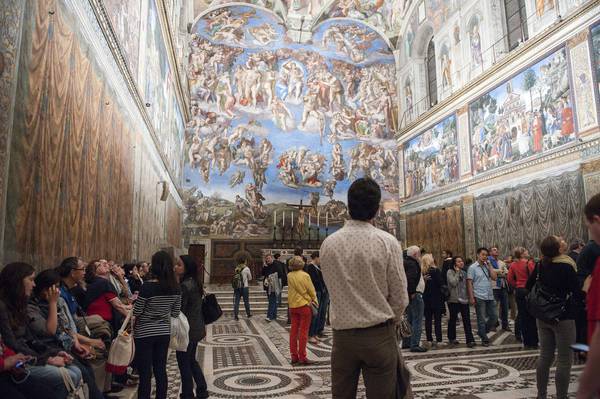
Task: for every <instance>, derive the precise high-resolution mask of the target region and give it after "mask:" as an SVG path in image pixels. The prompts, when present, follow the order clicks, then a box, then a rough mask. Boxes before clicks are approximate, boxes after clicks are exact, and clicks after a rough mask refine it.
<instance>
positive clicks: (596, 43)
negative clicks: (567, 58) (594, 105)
mask: <svg viewBox="0 0 600 399" xmlns="http://www.w3.org/2000/svg"><path fill="white" fill-rule="evenodd" d="M592 65H593V66H592V69H593V70H594V73H595V75H596V85H597V87H596V89H597V91H596V94H597V96H598V97H599V98H600V24H598V25H596V26H594V27H593V28H592Z"/></svg>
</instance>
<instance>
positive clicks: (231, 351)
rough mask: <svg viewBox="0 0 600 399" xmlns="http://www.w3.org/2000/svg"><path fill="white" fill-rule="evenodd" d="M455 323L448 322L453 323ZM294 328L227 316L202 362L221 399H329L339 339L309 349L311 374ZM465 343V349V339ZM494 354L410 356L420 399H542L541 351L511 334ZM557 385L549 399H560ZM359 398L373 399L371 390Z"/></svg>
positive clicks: (212, 331)
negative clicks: (299, 356) (294, 348)
mask: <svg viewBox="0 0 600 399" xmlns="http://www.w3.org/2000/svg"><path fill="white" fill-rule="evenodd" d="M446 320H447V319H444V321H446ZM288 328H289V326H287V325H286V321H285V319H284V320H278V321H277V322H271V323H268V322H266V321H265V320H264V318H263V317H259V315H258V314H256V315H255V316H254V317H253V318H251V319H246V318H242V319H240V321H238V322H236V321H234V320H232V319H231V317H229V316H227V315H226V316H224V317H223V318H222V319H221V320H219V321H218V322H217V323H215V324H212V325H210V326H209V327H208V334H207V337H206V339H205V340H203V341H202V343H201V344H200V347H199V350H198V359H199V361H200V364H201V366H202V368H203V370H204V372H205V375H206V379H207V381H208V383H209V391H210V395H211V397H214V398H273V397H281V398H329V397H331V389H330V386H331V377H330V371H329V366H330V363H329V359H330V352H331V331H330V330H326V333H327V335H328V338H325V339H324V340H322V342H320V343H319V344H318V345H311V344H309V347H308V351H309V353H308V355H309V358H310V359H311V360H313V361H315V364H314V365H312V366H310V367H292V366H291V365H290V354H289V347H288ZM458 335H459V337H458V340H459V341H460V340H461V339H463V340H462V342H464V337H462V336H461V333H460V332H459V334H458ZM490 341H491V345H490V346H489V347H487V348H486V347H482V346H477V347H476V348H474V349H469V348H467V347H466V346H465V345H464V344H463V345H458V346H457V347H453V348H450V347H448V346H447V345H445V344H443V345H440V346H439V347H438V348H437V349H434V350H430V351H429V352H426V353H422V354H421V353H419V354H416V353H410V352H408V351H403V356H404V360H405V362H406V364H407V366H408V368H409V370H410V371H411V373H412V380H411V381H412V387H413V392H414V394H415V397H416V398H422V399H438V398H456V399H458V398H472V399H478V398H479V399H496V398H497V399H501V398H503V399H506V398H535V397H536V389H535V363H536V360H537V351H531V350H527V351H526V350H523V349H521V345H520V344H519V343H518V342H517V341H516V340H515V338H514V336H513V335H512V334H510V333H508V332H499V333H494V334H493V335H490ZM582 367H583V366H582V365H581V364H577V362H575V363H574V365H573V370H572V377H571V386H570V389H569V391H570V396H569V397H575V391H576V389H577V379H578V376H579V374H580V373H581V369H582ZM168 373H169V398H173V399H175V398H178V394H179V385H180V384H179V370H178V368H177V363H176V361H175V354H174V353H172V354H171V355H170V357H169V365H168ZM551 374H552V373H551ZM553 383H554V381H553V380H551V381H550V387H549V390H548V391H549V397H550V398H553V397H554V396H553V395H552V393H554V388H553ZM358 397H359V398H363V397H365V394H364V387H363V386H361V387H360V388H359V395H358Z"/></svg>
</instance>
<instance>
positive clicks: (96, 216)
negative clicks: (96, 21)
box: [4, 0, 134, 267]
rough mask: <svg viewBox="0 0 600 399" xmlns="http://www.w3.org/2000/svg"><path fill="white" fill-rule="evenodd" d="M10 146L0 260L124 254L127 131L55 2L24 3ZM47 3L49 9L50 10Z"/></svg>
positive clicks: (42, 262)
mask: <svg viewBox="0 0 600 399" xmlns="http://www.w3.org/2000/svg"><path fill="white" fill-rule="evenodd" d="M25 9H26V15H25V22H24V29H23V38H22V49H21V59H20V63H19V71H18V87H17V95H16V98H17V101H16V105H15V119H14V128H13V139H12V143H11V156H10V172H9V191H8V198H7V219H6V234H5V241H4V245H5V254H6V261H12V260H20V261H28V262H33V264H35V265H36V266H39V267H49V266H55V265H56V264H57V262H59V261H60V260H61V259H63V258H64V257H67V256H73V255H74V254H76V255H78V256H82V257H83V258H87V259H90V258H92V257H110V258H113V259H117V260H126V259H127V260H129V259H131V243H132V232H131V220H132V213H133V209H132V205H133V162H132V157H131V153H130V151H131V147H132V144H133V142H134V139H133V134H134V133H133V131H132V129H131V127H130V125H129V122H128V119H127V118H128V116H127V114H126V113H125V112H123V111H122V108H123V107H122V106H121V105H120V104H119V102H118V101H117V100H116V98H117V97H116V95H115V94H114V92H113V90H112V89H111V88H110V87H109V85H108V84H107V78H106V76H104V75H103V74H102V73H101V72H100V68H99V67H98V65H97V64H96V62H95V61H94V60H93V59H90V58H89V57H90V54H93V51H92V50H91V49H90V47H89V44H88V43H87V42H86V41H85V39H84V38H83V35H82V34H81V33H80V31H79V29H78V27H77V22H75V20H76V17H75V16H73V15H71V14H70V11H69V9H68V8H67V6H66V5H65V4H64V3H63V2H62V1H59V0H35V1H34V0H30V1H28V2H27V5H26V7H25ZM48 10H55V12H54V13H53V15H50V14H49V13H48Z"/></svg>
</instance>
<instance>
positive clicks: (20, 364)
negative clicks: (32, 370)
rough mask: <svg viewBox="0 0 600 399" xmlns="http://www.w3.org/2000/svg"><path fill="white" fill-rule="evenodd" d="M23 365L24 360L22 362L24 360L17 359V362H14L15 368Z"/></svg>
mask: <svg viewBox="0 0 600 399" xmlns="http://www.w3.org/2000/svg"><path fill="white" fill-rule="evenodd" d="M24 365H25V362H24V361H22V360H19V361H18V362H17V364H15V367H16V368H21V367H23V366H24Z"/></svg>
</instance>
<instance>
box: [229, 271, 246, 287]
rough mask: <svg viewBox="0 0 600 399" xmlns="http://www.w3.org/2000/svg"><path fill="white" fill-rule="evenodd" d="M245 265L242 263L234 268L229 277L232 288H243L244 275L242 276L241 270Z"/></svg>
mask: <svg viewBox="0 0 600 399" xmlns="http://www.w3.org/2000/svg"><path fill="white" fill-rule="evenodd" d="M245 267H246V266H244V265H240V266H238V267H236V268H235V273H234V274H233V278H232V279H231V286H232V287H233V289H234V290H237V289H240V288H244V277H242V270H244V268H245Z"/></svg>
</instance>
